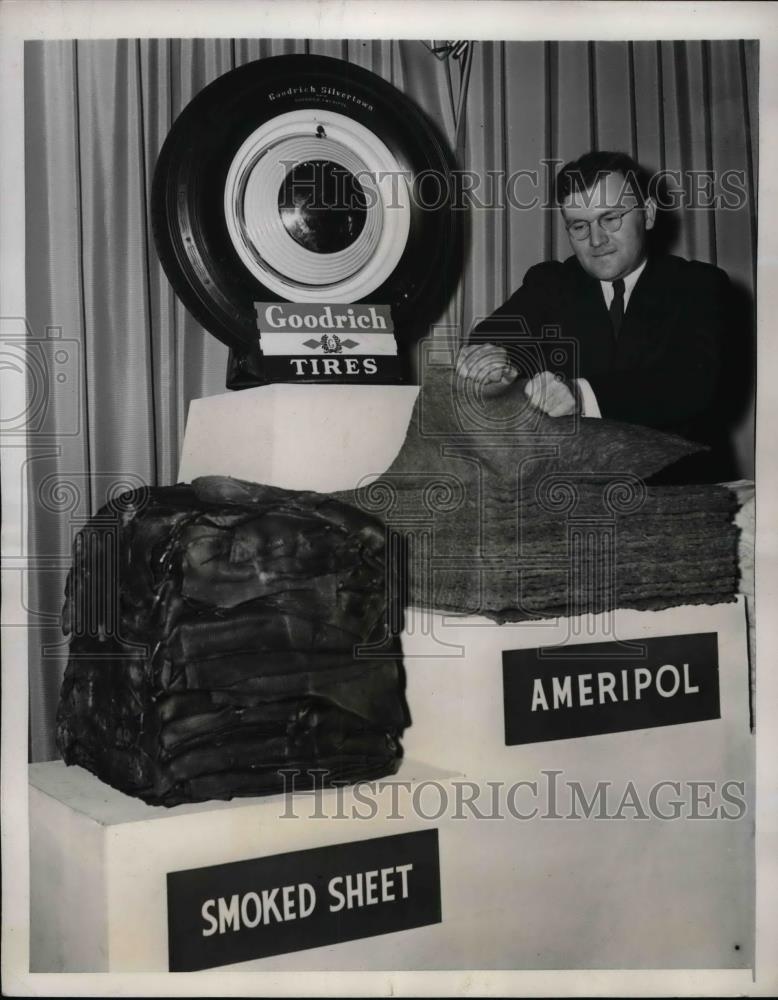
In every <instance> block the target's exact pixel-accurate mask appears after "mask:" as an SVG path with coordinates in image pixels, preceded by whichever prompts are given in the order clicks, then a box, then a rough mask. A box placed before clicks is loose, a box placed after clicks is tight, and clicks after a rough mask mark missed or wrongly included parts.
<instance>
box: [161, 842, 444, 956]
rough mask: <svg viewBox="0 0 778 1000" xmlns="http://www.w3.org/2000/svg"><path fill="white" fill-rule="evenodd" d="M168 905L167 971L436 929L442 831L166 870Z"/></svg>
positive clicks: (439, 917)
mask: <svg viewBox="0 0 778 1000" xmlns="http://www.w3.org/2000/svg"><path fill="white" fill-rule="evenodd" d="M167 902H168V941H169V967H170V971H171V972H192V971H196V970H198V969H210V968H214V967H216V966H219V965H227V964H231V963H234V962H244V961H248V960H250V959H254V958H264V957H266V956H268V955H281V954H285V953H287V952H294V951H301V950H303V949H306V948H317V947H320V946H321V945H328V944H337V943H338V942H341V941H353V940H356V939H357V938H365V937H372V936H373V935H376V934H388V933H390V932H392V931H400V930H407V929H409V928H412V927H423V926H424V925H426V924H436V923H440V920H441V904H440V866H439V860H438V831H437V830H435V829H432V830H420V831H417V832H413V833H401V834H397V835H395V836H391V837H374V838H372V839H370V840H358V841H353V842H351V843H346V844H333V845H329V846H327V847H317V848H313V849H311V850H306V851H292V852H290V853H288V854H275V855H272V856H271V857H266V858H256V859H252V860H250V861H236V862H231V863H229V864H223V865H213V866H211V867H208V868H194V869H190V870H189V871H178V872H170V873H169V874H168V876H167Z"/></svg>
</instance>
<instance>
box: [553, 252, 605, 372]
mask: <svg viewBox="0 0 778 1000" xmlns="http://www.w3.org/2000/svg"><path fill="white" fill-rule="evenodd" d="M570 262H571V267H572V270H573V282H574V287H575V294H574V295H573V296H572V297H571V301H570V318H569V328H570V330H574V331H578V335H577V338H576V339H577V340H578V349H579V364H580V370H581V372H599V371H602V370H604V369H607V368H608V367H609V366H610V364H611V361H612V358H613V355H614V351H615V345H614V341H613V327H612V326H611V318H610V315H609V314H608V310H607V308H606V306H605V298H604V297H603V294H602V288H601V287H600V282H599V281H598V280H597V279H596V278H593V277H591V275H588V274H587V273H586V272H585V271H584V269H583V268H582V267H581V265H580V264H579V263H578V261H577V259H576V258H571V259H570ZM563 333H564V331H563Z"/></svg>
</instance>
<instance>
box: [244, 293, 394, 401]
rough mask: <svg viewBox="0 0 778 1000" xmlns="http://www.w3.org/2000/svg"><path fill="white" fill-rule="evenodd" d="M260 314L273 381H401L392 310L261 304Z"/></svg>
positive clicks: (261, 335)
mask: <svg viewBox="0 0 778 1000" xmlns="http://www.w3.org/2000/svg"><path fill="white" fill-rule="evenodd" d="M254 308H255V311H256V317H257V329H258V331H259V348H260V350H261V352H262V355H263V357H264V359H265V369H266V371H267V374H268V376H269V377H270V378H273V379H279V380H284V381H316V382H319V381H324V382H326V381H337V382H344V381H345V382H379V383H380V382H384V381H389V382H391V381H397V380H398V379H399V378H400V366H399V360H398V358H397V341H396V339H395V335H394V323H393V322H392V314H391V310H390V308H389V307H388V306H386V305H346V304H344V305H330V304H311V303H307V304H300V303H292V302H255V303H254Z"/></svg>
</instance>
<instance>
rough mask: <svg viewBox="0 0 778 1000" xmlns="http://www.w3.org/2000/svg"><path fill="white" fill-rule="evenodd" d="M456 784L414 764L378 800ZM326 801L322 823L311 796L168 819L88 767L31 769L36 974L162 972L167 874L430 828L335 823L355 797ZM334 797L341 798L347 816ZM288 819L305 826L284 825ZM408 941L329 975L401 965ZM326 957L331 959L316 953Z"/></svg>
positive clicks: (216, 806)
mask: <svg viewBox="0 0 778 1000" xmlns="http://www.w3.org/2000/svg"><path fill="white" fill-rule="evenodd" d="M451 776H452V774H451V772H449V771H444V770H442V769H440V768H431V767H429V766H427V765H424V764H420V763H418V762H415V761H412V760H410V759H407V758H406V759H405V760H403V762H402V765H401V768H400V770H399V772H398V774H397V775H393V776H391V777H387V778H382V779H381V780H380V785H381V788H382V789H384V791H381V793H380V794H381V795H383V794H385V791H386V789H387V786H388V785H390V784H392V783H394V782H398V781H404V782H411V783H418V782H421V781H431V780H434V781H437V782H445V781H447V780H450V778H451ZM318 794H319V795H320V796H321V798H320V799H319V802H320V806H319V807H318V811H319V812H321V813H323V814H324V817H325V818H320V819H316V818H314V817H313V815H312V814H313V813H315V812H316V811H317V798H316V796H314V795H297V796H294V798H293V799H292V800H291V804H288V803H287V800H286V798H285V796H284V795H269V796H264V797H258V798H244V799H233V800H231V801H230V802H206V803H199V804H195V803H193V804H189V805H180V806H174V807H173V808H171V809H167V808H165V807H164V806H148V805H146V804H145V803H144V802H142V801H141V800H140V799H135V798H132V797H131V796H129V795H124V794H123V793H122V792H119V791H117V790H116V789H114V788H112V787H111V786H110V785H106V784H104V783H103V782H101V781H99V780H98V779H97V778H96V777H94V775H92V774H90V773H89V772H88V771H85V770H84V769H83V768H81V767H66V766H65V765H64V764H63V763H62V762H61V761H51V762H49V763H45V764H32V765H30V841H31V843H30V880H31V886H30V971H32V972H120V971H121V972H155V971H157V972H159V971H161V972H166V971H167V969H168V938H167V933H168V932H167V908H166V905H167V904H166V878H165V876H166V874H167V873H168V872H172V871H181V870H185V869H190V868H198V867H203V866H208V865H216V864H222V863H224V862H228V861H239V860H249V859H251V858H257V857H263V856H266V855H271V854H280V853H285V852H288V851H296V850H302V849H305V848H312V847H322V846H324V845H327V844H338V843H342V842H344V841H349V840H364V839H367V838H372V837H381V836H387V835H389V834H394V833H405V832H408V831H410V830H418V829H423V828H425V827H426V826H427V825H428V824H426V823H424V821H416V822H413V821H408V822H406V821H400V820H396V819H395V820H390V819H387V818H385V817H383V816H377V817H376V818H375V819H374V820H363V821H349V822H346V821H344V820H339V819H335V818H333V816H334V815H335V814H336V813H337V812H338V811H341V812H342V811H346V812H347V813H350V811H351V805H352V801H353V790H352V789H345V790H343V791H342V792H337V793H336V792H335V791H333V790H327V791H324V792H320V793H318ZM337 795H342V796H343V798H342V803H343V805H342V807H339V806H338V804H337V798H336V796H337ZM287 811H293V812H294V813H295V814H297V816H298V817H299V818H296V819H295V818H292V817H286V818H285V817H284V813H285V812H287ZM428 930H430V928H422V932H423V931H428ZM411 933H418V932H403V933H402V934H390V935H387V936H386V939H384V940H382V939H380V938H371V939H369V940H366V941H356V942H348V943H345V944H341V945H338V946H337V948H335V949H334V955H335V960H334V963H331V967H337V965H338V962H339V961H340V955H341V954H344V959H343V960H344V961H346V962H347V963H352V967H354V968H362V967H364V966H363V963H364V962H365V961H366V956H374V957H379V963H380V962H388V963H389V964H388V965H387V966H386V967H387V968H391V967H392V963H393V962H395V961H400V959H399V957H398V956H397V954H396V951H397V947H398V944H397V940H396V939H397V938H398V937H404V938H406V939H407V935H408V934H411ZM389 939H395V940H389ZM377 942H380V944H377ZM417 947H418V946H417V945H414V946H412V947H411V949H410V951H409V957H410V956H412V955H413V954H414V953H415V952H416V950H417ZM341 949H343V950H344V951H343V952H341ZM325 950H326V951H331V950H332V949H315V951H316V952H320V951H325ZM313 953H314V952H311V953H310V954H313ZM265 961H266V962H274V961H275V960H273V959H267V960H265ZM285 961H286V963H287V965H286V966H285V967H290V968H292V967H307V968H312V967H315V966H316V961H315V960H314V962H313V965H311V964H310V958H306V957H301V956H300V955H299V954H298V956H297V959H295V957H294V956H291V957H286V959H285ZM300 962H301V963H302V964H299V963H300ZM245 964H246V963H242V965H245ZM401 966H402V962H401V964H400V965H398V966H397V967H398V968H400V967H401Z"/></svg>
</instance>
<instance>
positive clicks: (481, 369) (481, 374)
mask: <svg viewBox="0 0 778 1000" xmlns="http://www.w3.org/2000/svg"><path fill="white" fill-rule="evenodd" d="M518 374H519V373H518V372H517V371H516V369H515V368H514V367H513V365H512V364H511V363H510V361H509V360H508V352H507V351H506V350H505V348H504V347H499V346H498V345H496V344H472V345H471V346H470V347H463V348H462V350H461V351H460V352H459V357H458V358H457V376H458V377H459V378H466V379H471V380H472V381H474V382H477V383H478V385H479V386H480V389H481V393H482V395H483V396H484V397H485V398H490V397H492V396H499V395H501V394H502V393H503V392H505V391H506V390H507V389H508V387H509V386H510V385H511V384H512V383H513V382H515V381H516V377H517V375H518Z"/></svg>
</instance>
